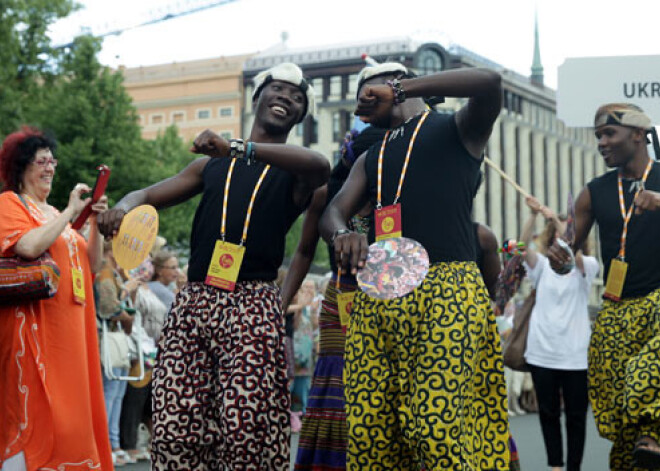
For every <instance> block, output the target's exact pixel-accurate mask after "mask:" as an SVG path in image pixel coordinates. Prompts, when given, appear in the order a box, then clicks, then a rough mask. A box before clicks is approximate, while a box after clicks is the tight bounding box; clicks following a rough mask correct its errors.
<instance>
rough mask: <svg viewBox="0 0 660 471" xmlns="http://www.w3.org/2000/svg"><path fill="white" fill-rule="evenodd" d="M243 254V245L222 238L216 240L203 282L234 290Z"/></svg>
mask: <svg viewBox="0 0 660 471" xmlns="http://www.w3.org/2000/svg"><path fill="white" fill-rule="evenodd" d="M243 255H245V247H244V246H242V245H236V244H232V243H230V242H224V241H222V240H218V241H216V243H215V249H214V250H213V256H212V257H211V263H210V264H209V270H208V272H207V273H206V280H205V281H204V282H205V283H206V284H207V285H211V286H215V287H216V288H220V289H224V290H226V291H234V287H235V286H236V280H238V272H239V271H240V270H241V265H242V264H243Z"/></svg>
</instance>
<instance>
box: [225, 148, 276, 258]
mask: <svg viewBox="0 0 660 471" xmlns="http://www.w3.org/2000/svg"><path fill="white" fill-rule="evenodd" d="M235 164H236V159H232V161H231V163H230V164H229V170H228V171H227V180H226V181H225V195H224V199H223V201H222V223H221V228H220V235H221V237H222V241H223V242H224V240H225V229H226V226H227V201H228V200H229V185H230V184H231V177H232V175H233V173H234V166H235ZM268 170H270V165H266V167H264V170H263V172H261V176H260V177H259V180H257V184H256V185H255V186H254V190H253V191H252V196H251V197H250V204H249V206H248V209H247V214H246V215H245V223H244V224H243V235H242V237H241V242H240V244H239V245H245V242H246V241H247V232H248V227H249V226H250V219H251V218H252V208H253V207H254V200H255V199H256V198H257V193H258V192H259V188H261V184H262V183H263V181H264V178H266V174H267V173H268Z"/></svg>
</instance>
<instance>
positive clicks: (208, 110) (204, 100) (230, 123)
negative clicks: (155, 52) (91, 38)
mask: <svg viewBox="0 0 660 471" xmlns="http://www.w3.org/2000/svg"><path fill="white" fill-rule="evenodd" d="M249 57H250V56H249V55H241V56H229V57H219V58H214V59H205V60H198V61H189V62H182V63H172V64H163V65H156V66H149V67H135V68H125V69H122V70H123V74H124V85H125V87H126V90H127V92H128V93H129V94H130V95H131V97H132V98H133V104H134V105H135V107H136V108H137V112H138V115H139V119H140V125H141V127H142V136H143V137H144V138H146V139H153V138H155V137H156V136H157V135H158V133H159V132H163V131H164V130H165V129H166V128H167V127H168V126H171V125H173V124H174V125H176V126H177V128H178V130H179V135H180V136H181V137H183V138H184V139H185V140H190V141H192V140H193V139H194V138H195V137H196V136H197V135H198V134H199V133H200V132H202V131H203V130H205V129H212V130H213V131H215V132H217V133H218V134H221V135H223V136H225V137H228V138H235V137H239V136H240V134H241V107H242V92H243V90H242V74H243V64H244V62H245V60H246V59H248V58H249Z"/></svg>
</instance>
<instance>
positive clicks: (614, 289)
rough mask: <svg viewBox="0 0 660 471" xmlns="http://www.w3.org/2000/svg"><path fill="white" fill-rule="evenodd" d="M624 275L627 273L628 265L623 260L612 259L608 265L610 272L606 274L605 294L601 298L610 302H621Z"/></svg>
mask: <svg viewBox="0 0 660 471" xmlns="http://www.w3.org/2000/svg"><path fill="white" fill-rule="evenodd" d="M626 273H628V264H627V263H626V262H624V261H623V260H619V259H617V258H615V259H613V260H612V263H610V271H609V273H608V274H607V283H606V284H605V293H604V294H603V296H605V297H606V298H607V299H611V300H612V301H621V293H622V292H623V284H624V283H625V281H626Z"/></svg>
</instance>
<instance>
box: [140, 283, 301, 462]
mask: <svg viewBox="0 0 660 471" xmlns="http://www.w3.org/2000/svg"><path fill="white" fill-rule="evenodd" d="M153 411H154V414H153V421H154V438H153V443H152V449H153V453H152V462H153V468H152V469H155V470H180V469H185V470H208V469H212V470H222V471H225V470H226V471H235V470H262V469H267V470H269V471H270V470H272V471H279V470H282V471H284V470H288V467H289V394H288V390H287V377H286V358H285V354H284V318H283V315H282V312H281V300H280V294H279V290H278V288H277V287H276V286H275V285H274V284H273V283H265V282H247V281H246V282H239V283H237V285H236V289H235V290H234V292H233V293H230V292H226V291H222V290H219V289H216V288H213V287H210V286H207V285H205V284H203V283H189V284H188V285H187V286H186V287H184V289H183V290H182V291H181V292H180V293H179V294H178V296H177V299H176V300H175V302H174V305H173V306H172V310H171V312H170V314H169V316H168V318H167V320H166V322H165V328H164V330H163V336H162V337H161V340H160V343H159V357H158V360H157V364H156V368H155V369H154V380H153Z"/></svg>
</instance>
